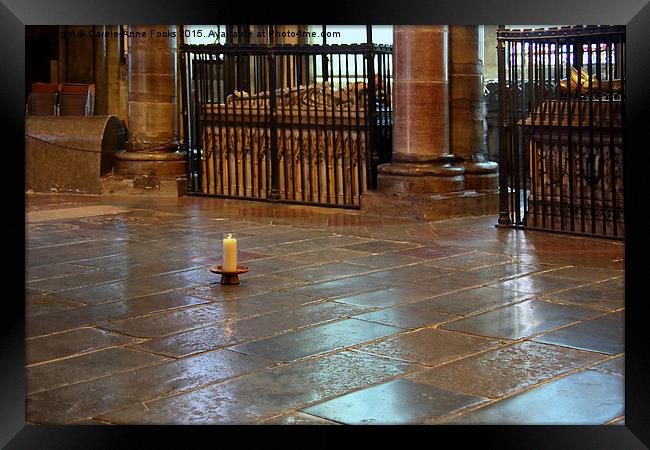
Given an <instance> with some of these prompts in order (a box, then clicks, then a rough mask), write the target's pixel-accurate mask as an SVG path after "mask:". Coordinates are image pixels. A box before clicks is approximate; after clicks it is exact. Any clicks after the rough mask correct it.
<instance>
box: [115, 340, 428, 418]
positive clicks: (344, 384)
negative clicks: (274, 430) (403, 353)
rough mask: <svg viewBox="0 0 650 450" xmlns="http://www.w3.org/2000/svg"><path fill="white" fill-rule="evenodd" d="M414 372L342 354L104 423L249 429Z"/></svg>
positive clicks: (172, 400) (408, 366)
mask: <svg viewBox="0 0 650 450" xmlns="http://www.w3.org/2000/svg"><path fill="white" fill-rule="evenodd" d="M415 369H416V368H415V367H413V365H411V364H408V363H405V362H402V361H394V360H389V359H385V358H379V357H376V356H371V355H367V354H364V353H359V352H347V351H344V352H339V353H335V354H332V355H327V356H324V357H321V358H311V359H308V360H303V361H298V362H296V363H293V364H288V365H283V366H279V367H274V368H272V369H268V370H264V371H261V372H256V373H253V374H250V375H246V376H242V377H239V378H237V379H233V380H228V381H225V382H223V383H218V384H213V385H211V386H207V387H204V388H201V389H198V390H195V391H192V392H188V393H185V394H181V395H178V396H174V397H169V398H165V399H161V400H155V401H151V402H147V403H146V405H147V407H148V411H146V412H144V411H142V410H139V411H137V412H135V413H134V414H132V415H130V416H122V417H111V416H107V417H106V418H108V419H109V420H110V421H111V422H114V423H118V424H120V423H129V424H250V423H254V422H258V421H260V420H263V419H265V418H269V417H271V416H275V415H277V414H280V413H282V412H284V411H288V410H294V409H298V408H302V407H305V406H308V405H310V404H313V403H316V402H320V401H323V400H327V399H329V398H333V397H336V396H339V395H342V394H345V393H347V392H350V391H352V390H355V389H360V388H363V387H366V386H369V385H372V384H376V383H381V382H382V381H384V380H388V379H391V378H394V377H397V376H401V375H403V374H405V373H409V372H412V371H413V370H415Z"/></svg>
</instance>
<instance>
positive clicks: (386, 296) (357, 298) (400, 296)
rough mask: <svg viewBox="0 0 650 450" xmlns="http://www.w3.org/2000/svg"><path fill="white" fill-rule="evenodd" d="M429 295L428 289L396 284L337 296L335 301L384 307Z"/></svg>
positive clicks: (409, 301)
mask: <svg viewBox="0 0 650 450" xmlns="http://www.w3.org/2000/svg"><path fill="white" fill-rule="evenodd" d="M429 296H431V293H430V292H429V291H428V290H423V289H420V288H418V286H417V285H413V286H397V287H392V288H388V289H380V290H377V291H368V292H362V293H360V294H354V295H346V296H343V297H337V298H336V299H334V301H335V302H340V303H347V304H350V305H359V306H367V307H372V308H385V307H388V306H395V305H400V304H404V303H411V302H414V301H417V300H419V299H423V298H427V297H429Z"/></svg>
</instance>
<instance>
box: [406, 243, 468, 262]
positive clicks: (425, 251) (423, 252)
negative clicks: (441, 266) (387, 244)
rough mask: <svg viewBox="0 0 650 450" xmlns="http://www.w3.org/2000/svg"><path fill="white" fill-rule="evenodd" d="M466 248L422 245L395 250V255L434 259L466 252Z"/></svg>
mask: <svg viewBox="0 0 650 450" xmlns="http://www.w3.org/2000/svg"><path fill="white" fill-rule="evenodd" d="M467 252H468V251H467V250H462V249H458V248H456V247H452V246H445V245H435V246H431V245H429V246H428V245H424V246H422V247H416V248H410V249H407V250H401V251H398V252H395V254H396V255H404V256H412V257H415V258H421V259H425V260H427V259H435V258H442V257H445V256H452V255H458V254H462V253H467Z"/></svg>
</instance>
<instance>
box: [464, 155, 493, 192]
mask: <svg viewBox="0 0 650 450" xmlns="http://www.w3.org/2000/svg"><path fill="white" fill-rule="evenodd" d="M462 167H464V168H465V189H468V190H473V191H479V192H482V191H491V190H494V189H498V188H499V165H498V164H497V163H495V162H492V161H486V162H468V163H464V164H462Z"/></svg>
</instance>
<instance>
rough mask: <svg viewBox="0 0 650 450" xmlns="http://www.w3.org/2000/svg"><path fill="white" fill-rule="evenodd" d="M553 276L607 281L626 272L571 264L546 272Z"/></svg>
mask: <svg viewBox="0 0 650 450" xmlns="http://www.w3.org/2000/svg"><path fill="white" fill-rule="evenodd" d="M546 275H548V276H551V277H560V278H568V279H570V280H580V281H595V282H598V281H605V280H608V279H610V278H616V277H623V276H624V275H625V272H624V271H623V270H618V269H606V268H601V267H585V266H570V267H565V268H562V269H558V270H552V271H550V272H546Z"/></svg>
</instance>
